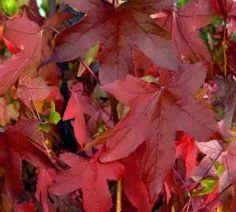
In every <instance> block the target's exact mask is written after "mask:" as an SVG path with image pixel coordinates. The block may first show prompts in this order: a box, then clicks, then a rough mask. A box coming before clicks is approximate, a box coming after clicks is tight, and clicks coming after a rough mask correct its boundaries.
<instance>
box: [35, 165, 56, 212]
mask: <svg viewBox="0 0 236 212" xmlns="http://www.w3.org/2000/svg"><path fill="white" fill-rule="evenodd" d="M55 176H56V173H55V171H54V170H53V169H43V168H41V169H39V173H38V181H37V191H36V193H35V197H36V198H37V200H38V201H41V203H42V205H43V211H44V212H49V208H48V203H47V199H48V187H49V186H50V185H52V184H53V181H54V179H55Z"/></svg>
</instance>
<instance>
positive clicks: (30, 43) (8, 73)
mask: <svg viewBox="0 0 236 212" xmlns="http://www.w3.org/2000/svg"><path fill="white" fill-rule="evenodd" d="M42 33H43V32H42V30H41V29H40V28H39V27H38V25H37V24H36V23H34V22H32V21H30V20H29V19H28V18H27V17H26V16H22V17H17V18H15V19H12V20H9V21H7V22H6V25H5V29H4V36H5V37H6V38H7V39H9V40H10V41H11V42H12V43H13V44H14V45H15V46H16V47H18V48H19V49H20V50H21V51H20V52H18V53H17V54H16V55H13V56H12V57H11V58H9V59H7V60H5V61H4V63H3V64H1V65H0V94H4V93H5V91H6V90H7V89H8V88H9V87H10V86H11V85H12V84H14V83H15V82H16V80H17V79H18V78H19V77H20V76H22V75H23V74H28V73H29V72H32V71H35V70H36V68H37V66H38V65H39V63H40V62H41V61H40V60H41V48H42Z"/></svg>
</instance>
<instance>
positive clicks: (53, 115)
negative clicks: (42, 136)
mask: <svg viewBox="0 0 236 212" xmlns="http://www.w3.org/2000/svg"><path fill="white" fill-rule="evenodd" d="M50 104H51V108H50V110H49V114H47V115H43V120H44V121H43V122H41V124H40V126H39V130H40V131H43V132H45V133H49V132H50V129H51V126H52V125H56V124H57V123H58V122H59V121H60V120H61V116H60V114H59V113H58V112H57V111H56V108H55V103H54V102H53V101H51V102H50Z"/></svg>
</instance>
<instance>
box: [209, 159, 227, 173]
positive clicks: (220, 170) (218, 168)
mask: <svg viewBox="0 0 236 212" xmlns="http://www.w3.org/2000/svg"><path fill="white" fill-rule="evenodd" d="M211 161H212V164H213V166H214V167H215V169H216V172H217V176H218V177H220V176H221V174H222V173H223V172H224V170H225V167H224V164H222V163H220V162H219V161H217V160H211Z"/></svg>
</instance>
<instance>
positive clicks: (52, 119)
mask: <svg viewBox="0 0 236 212" xmlns="http://www.w3.org/2000/svg"><path fill="white" fill-rule="evenodd" d="M60 120H61V116H60V114H59V113H58V112H57V111H56V109H55V103H54V102H53V101H51V109H50V113H49V119H48V122H49V123H50V124H57V123H58V122H59V121H60Z"/></svg>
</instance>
